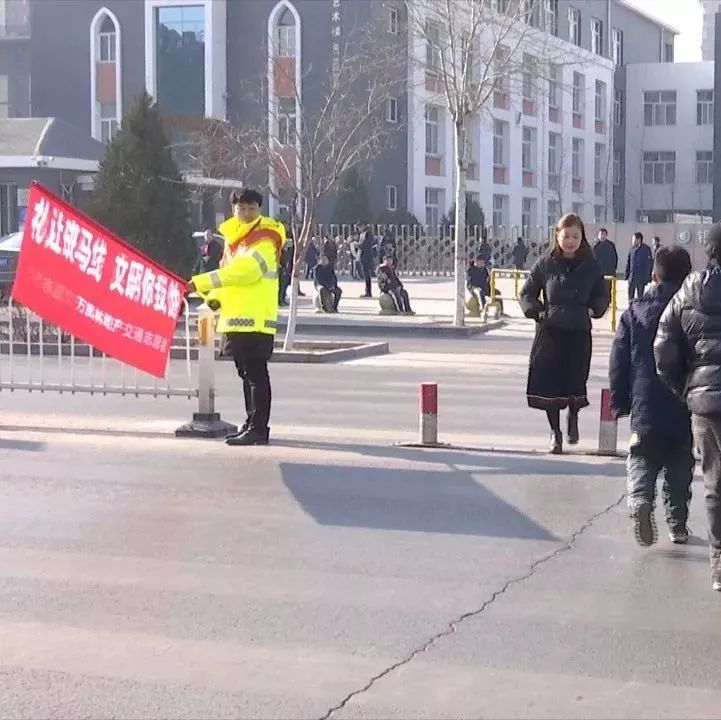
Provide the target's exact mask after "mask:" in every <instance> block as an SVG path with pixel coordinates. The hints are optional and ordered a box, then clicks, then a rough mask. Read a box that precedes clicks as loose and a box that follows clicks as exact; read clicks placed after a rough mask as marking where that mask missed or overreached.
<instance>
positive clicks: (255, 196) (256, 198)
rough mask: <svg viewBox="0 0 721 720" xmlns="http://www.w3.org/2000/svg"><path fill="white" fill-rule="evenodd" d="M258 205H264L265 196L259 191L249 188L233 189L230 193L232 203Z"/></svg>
mask: <svg viewBox="0 0 721 720" xmlns="http://www.w3.org/2000/svg"><path fill="white" fill-rule="evenodd" d="M240 203H242V204H243V205H257V206H258V207H261V206H262V205H263V196H262V195H261V194H260V193H259V192H258V191H257V190H252V189H250V188H248V189H247V190H241V191H240V192H239V191H238V190H233V192H232V193H231V195H230V204H231V205H238V204H240Z"/></svg>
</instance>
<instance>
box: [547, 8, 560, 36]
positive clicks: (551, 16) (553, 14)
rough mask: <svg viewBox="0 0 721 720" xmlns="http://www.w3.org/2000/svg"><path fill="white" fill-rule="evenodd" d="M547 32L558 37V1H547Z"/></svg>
mask: <svg viewBox="0 0 721 720" xmlns="http://www.w3.org/2000/svg"><path fill="white" fill-rule="evenodd" d="M545 13H546V32H549V33H551V35H558V0H546V3H545Z"/></svg>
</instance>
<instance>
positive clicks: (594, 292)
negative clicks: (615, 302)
mask: <svg viewBox="0 0 721 720" xmlns="http://www.w3.org/2000/svg"><path fill="white" fill-rule="evenodd" d="M608 301H609V296H608V287H607V285H606V281H605V280H604V279H603V275H602V274H601V269H600V267H599V265H598V262H597V261H596V259H595V258H594V256H593V251H592V250H591V247H590V246H589V244H588V241H587V240H586V230H585V228H584V227H583V222H582V221H581V218H579V217H578V215H574V214H573V213H569V214H568V215H564V216H563V217H562V218H561V219H560V220H559V221H558V225H557V226H556V238H555V241H554V243H553V247H552V249H551V251H550V252H549V253H548V254H547V255H545V256H544V257H542V258H541V259H540V260H539V261H538V262H537V263H536V264H535V265H534V267H533V270H531V274H530V276H529V278H528V280H527V281H526V283H525V285H524V286H523V289H522V290H521V297H520V303H521V309H522V310H523V314H524V315H525V316H526V317H527V318H531V319H533V320H535V321H536V337H535V339H534V341H533V347H532V348H531V357H530V365H529V369H528V388H527V393H526V394H527V398H528V406H529V407H532V408H538V409H539V410H545V411H546V415H547V416H548V422H549V425H550V426H551V447H550V451H551V452H552V453H553V454H554V455H560V454H561V453H562V452H563V436H562V434H561V417H560V415H561V410H563V409H564V408H568V442H569V444H570V445H575V444H576V443H577V442H578V439H579V437H578V412H579V410H581V408H584V407H586V406H587V405H588V398H587V397H586V383H587V381H588V374H589V371H590V368H591V318H600V317H602V316H603V314H604V313H605V312H606V310H607V309H608Z"/></svg>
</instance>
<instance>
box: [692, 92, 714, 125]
mask: <svg viewBox="0 0 721 720" xmlns="http://www.w3.org/2000/svg"><path fill="white" fill-rule="evenodd" d="M696 124H697V125H713V90H697V91H696Z"/></svg>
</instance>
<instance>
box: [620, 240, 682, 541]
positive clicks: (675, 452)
mask: <svg viewBox="0 0 721 720" xmlns="http://www.w3.org/2000/svg"><path fill="white" fill-rule="evenodd" d="M690 272H691V258H690V257H689V254H688V253H687V252H686V250H684V249H683V248H680V247H667V248H661V249H660V250H659V251H658V253H657V254H656V259H655V263H654V268H653V283H652V285H651V286H650V287H649V288H648V289H647V291H646V292H645V294H644V295H643V297H642V298H641V299H640V300H635V301H633V302H631V304H630V306H629V308H628V310H626V312H624V313H623V315H622V316H621V322H620V323H619V326H618V330H617V332H616V338H615V340H614V343H613V347H612V349H611V358H610V367H609V376H610V381H611V408H612V410H613V413H614V415H615V417H617V418H618V417H623V416H626V415H630V416H631V441H630V443H629V452H628V459H627V463H626V465H627V478H628V480H627V483H628V506H629V510H630V511H631V517H632V518H633V521H634V533H635V536H636V540H637V541H638V542H639V543H640V544H641V545H645V546H648V545H652V544H653V543H654V542H656V540H657V530H656V525H655V520H654V515H653V511H654V502H655V498H656V479H657V477H658V474H659V473H660V472H661V471H663V473H664V485H663V501H664V506H665V511H666V522H667V524H668V531H669V537H670V539H671V542H674V543H685V542H687V540H688V535H689V533H688V528H687V527H686V521H687V519H688V505H689V501H690V500H691V482H692V480H693V471H694V465H695V460H694V456H693V440H692V435H691V417H690V414H689V412H688V410H687V408H686V406H685V404H684V403H683V402H682V401H681V400H679V399H678V398H677V397H676V396H674V394H673V393H672V392H671V391H670V390H669V389H668V388H667V387H666V386H665V385H664V384H663V383H662V382H661V380H660V379H659V377H658V376H657V374H656V363H655V360H654V355H653V342H654V338H655V337H656V330H657V329H658V324H659V320H660V319H661V315H662V314H663V311H664V310H665V309H666V306H667V305H668V303H669V302H670V301H671V298H672V297H673V296H674V295H675V294H676V292H677V291H678V290H679V288H680V287H681V285H682V284H683V281H684V279H685V278H686V276H687V275H688V274H689V273H690Z"/></svg>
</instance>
